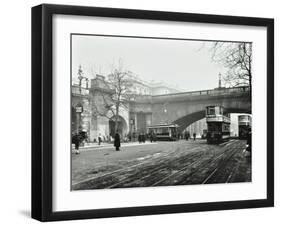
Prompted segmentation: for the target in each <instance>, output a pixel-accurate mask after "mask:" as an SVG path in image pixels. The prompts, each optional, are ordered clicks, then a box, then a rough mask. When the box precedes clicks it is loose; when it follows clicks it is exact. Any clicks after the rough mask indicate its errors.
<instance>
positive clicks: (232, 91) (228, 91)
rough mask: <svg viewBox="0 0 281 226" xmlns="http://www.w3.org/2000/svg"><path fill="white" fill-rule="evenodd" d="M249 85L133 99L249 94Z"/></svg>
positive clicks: (173, 98)
mask: <svg viewBox="0 0 281 226" xmlns="http://www.w3.org/2000/svg"><path fill="white" fill-rule="evenodd" d="M249 93H250V87H249V86H240V87H232V88H219V89H210V90H201V91H190V92H181V93H171V94H164V95H155V96H149V95H146V96H138V97H137V98H136V99H135V102H136V103H150V104H154V103H162V102H170V101H185V100H189V99H194V100H195V99H200V98H210V97H218V96H232V97H233V96H236V95H237V96H241V95H243V96H249Z"/></svg>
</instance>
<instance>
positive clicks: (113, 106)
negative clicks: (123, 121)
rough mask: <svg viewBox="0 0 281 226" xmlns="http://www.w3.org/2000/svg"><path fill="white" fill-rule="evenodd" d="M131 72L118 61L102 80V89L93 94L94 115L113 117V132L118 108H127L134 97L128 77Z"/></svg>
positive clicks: (116, 123) (116, 122)
mask: <svg viewBox="0 0 281 226" xmlns="http://www.w3.org/2000/svg"><path fill="white" fill-rule="evenodd" d="M130 75H131V72H130V71H126V70H123V67H122V64H121V63H120V61H119V66H118V67H117V68H116V67H115V68H113V69H112V72H111V73H110V74H109V75H107V78H106V80H105V81H104V86H105V87H104V89H103V90H101V92H99V94H98V95H96V96H95V98H94V99H95V103H94V104H93V112H94V113H95V114H96V115H100V116H104V117H106V118H108V119H112V118H113V119H114V122H115V128H114V131H115V133H116V132H117V129H118V120H119V115H120V109H121V108H123V109H128V108H129V102H130V101H131V100H132V99H133V98H134V93H133V91H132V86H133V82H132V79H131V77H130Z"/></svg>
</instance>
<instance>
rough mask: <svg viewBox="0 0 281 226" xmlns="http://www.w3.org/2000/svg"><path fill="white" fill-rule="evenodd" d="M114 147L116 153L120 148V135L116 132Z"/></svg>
mask: <svg viewBox="0 0 281 226" xmlns="http://www.w3.org/2000/svg"><path fill="white" fill-rule="evenodd" d="M114 146H115V148H116V151H120V150H119V148H120V146H121V145H120V135H119V133H118V130H117V131H116V133H115V137H114Z"/></svg>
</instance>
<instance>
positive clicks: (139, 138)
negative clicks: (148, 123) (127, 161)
mask: <svg viewBox="0 0 281 226" xmlns="http://www.w3.org/2000/svg"><path fill="white" fill-rule="evenodd" d="M138 141H139V143H141V134H139V135H138Z"/></svg>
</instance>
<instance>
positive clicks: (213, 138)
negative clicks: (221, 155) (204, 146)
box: [206, 106, 230, 143]
mask: <svg viewBox="0 0 281 226" xmlns="http://www.w3.org/2000/svg"><path fill="white" fill-rule="evenodd" d="M206 122H207V142H208V143H221V142H223V141H225V140H228V139H229V138H230V117H229V114H227V113H226V110H225V109H224V107H222V106H207V107H206Z"/></svg>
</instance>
